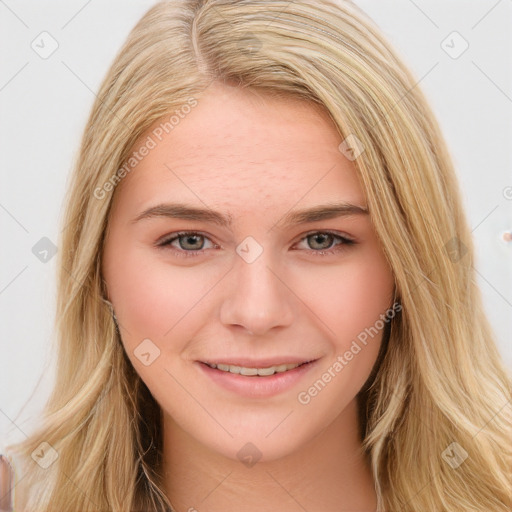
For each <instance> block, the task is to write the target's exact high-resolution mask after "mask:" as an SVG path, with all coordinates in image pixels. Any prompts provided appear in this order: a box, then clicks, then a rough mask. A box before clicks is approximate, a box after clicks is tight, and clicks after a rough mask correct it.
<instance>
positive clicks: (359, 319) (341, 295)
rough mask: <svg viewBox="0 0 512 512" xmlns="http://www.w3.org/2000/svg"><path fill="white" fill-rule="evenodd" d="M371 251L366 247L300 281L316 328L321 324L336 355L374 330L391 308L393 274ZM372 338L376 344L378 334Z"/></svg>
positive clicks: (381, 259)
mask: <svg viewBox="0 0 512 512" xmlns="http://www.w3.org/2000/svg"><path fill="white" fill-rule="evenodd" d="M374 251H375V249H371V248H369V249H368V251H365V252H360V253H358V254H357V255H354V256H355V257H354V258H351V259H350V260H349V259H347V260H346V262H345V263H344V264H343V265H339V266H332V267H330V268H328V269H321V270H319V274H318V275H317V276H315V275H314V273H313V275H311V274H309V275H308V276H307V277H305V278H304V277H303V278H301V280H302V283H303V286H304V288H303V290H304V291H303V292H302V296H304V297H309V299H308V302H309V304H308V305H309V306H310V308H311V309H312V310H313V311H314V313H315V314H316V315H317V317H318V318H319V319H320V320H321V322H319V323H318V325H319V326H322V325H323V328H324V332H325V335H326V337H327V338H328V339H331V340H333V345H335V349H336V352H337V353H340V352H344V351H345V350H347V349H348V347H350V345H351V343H352V341H353V340H355V339H357V337H358V336H359V335H361V334H362V333H364V332H365V330H368V329H371V328H372V327H374V326H375V325H376V323H377V322H378V320H379V319H380V315H382V314H385V312H386V310H387V309H388V307H389V306H390V305H391V302H392V297H393V284H394V280H393V276H392V272H391V270H390V268H389V266H388V265H387V262H386V260H385V259H384V257H383V256H382V255H381V254H380V253H379V252H374ZM312 283H315V286H311V285H312ZM306 291H307V294H306ZM377 326H380V327H381V328H382V323H381V322H378V323H377ZM372 332H374V331H372ZM379 334H380V333H379ZM362 337H364V334H362ZM374 339H375V340H376V343H375V344H378V341H379V338H378V336H377V335H375V336H374ZM377 348H378V347H377ZM372 352H373V351H372Z"/></svg>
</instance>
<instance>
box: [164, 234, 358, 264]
mask: <svg viewBox="0 0 512 512" xmlns="http://www.w3.org/2000/svg"><path fill="white" fill-rule="evenodd" d="M206 241H209V242H210V244H211V246H210V248H212V247H218V245H216V244H214V243H213V242H211V241H210V239H209V238H208V237H207V236H206V235H203V234H202V233H200V232H197V231H181V232H178V233H172V234H170V235H168V236H166V237H164V238H163V239H162V240H161V241H157V242H156V244H155V245H156V246H157V247H161V248H169V249H174V251H173V252H174V254H175V255H176V256H178V257H185V258H186V257H194V256H199V255H201V254H203V253H204V249H205V242H206ZM336 241H338V243H335V242H336ZM303 242H306V244H307V245H308V246H309V252H310V253H311V254H314V255H315V256H329V255H331V254H334V253H338V252H341V251H343V250H347V249H348V248H349V247H350V246H352V245H355V244H356V243H357V242H355V241H354V240H352V239H350V238H348V237H346V236H342V235H340V234H337V233H334V232H331V231H313V232H311V233H308V234H306V236H304V237H303V238H302V239H301V240H300V242H299V244H298V245H300V244H301V243H303ZM299 248H300V249H303V248H304V247H299ZM306 250H308V248H306Z"/></svg>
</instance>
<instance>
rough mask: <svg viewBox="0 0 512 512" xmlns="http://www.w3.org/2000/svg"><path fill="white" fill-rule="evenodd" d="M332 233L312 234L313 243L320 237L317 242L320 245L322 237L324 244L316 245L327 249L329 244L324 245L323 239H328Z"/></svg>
mask: <svg viewBox="0 0 512 512" xmlns="http://www.w3.org/2000/svg"><path fill="white" fill-rule="evenodd" d="M331 236H332V235H329V234H328V233H323V234H316V235H312V237H313V240H314V244H316V243H317V241H318V239H320V242H319V244H320V245H322V238H324V246H323V247H317V249H318V248H320V249H327V248H328V247H329V246H330V245H331V244H330V243H329V244H327V246H325V241H329V237H331Z"/></svg>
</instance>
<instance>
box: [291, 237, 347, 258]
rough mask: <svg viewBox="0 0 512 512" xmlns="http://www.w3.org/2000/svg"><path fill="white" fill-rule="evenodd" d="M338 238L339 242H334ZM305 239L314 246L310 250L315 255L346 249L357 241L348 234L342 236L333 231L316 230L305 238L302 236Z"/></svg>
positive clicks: (310, 245)
mask: <svg viewBox="0 0 512 512" xmlns="http://www.w3.org/2000/svg"><path fill="white" fill-rule="evenodd" d="M336 240H338V243H337V244H334V242H335V241H336ZM303 241H305V242H306V244H308V245H309V247H310V248H312V249H311V250H310V252H311V253H312V254H314V255H315V256H325V255H327V256H328V255H330V254H334V253H337V252H340V251H343V250H346V249H348V248H349V247H350V246H351V245H355V244H356V242H355V241H354V240H352V239H351V238H347V237H346V236H342V235H339V234H337V233H334V232H331V231H314V232H312V233H308V234H307V235H306V236H305V237H304V238H302V240H301V242H303ZM333 244H334V245H333ZM299 245H300V244H299Z"/></svg>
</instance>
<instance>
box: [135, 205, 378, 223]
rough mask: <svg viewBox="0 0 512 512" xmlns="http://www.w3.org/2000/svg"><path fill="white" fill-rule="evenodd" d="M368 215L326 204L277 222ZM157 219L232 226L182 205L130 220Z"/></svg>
mask: <svg viewBox="0 0 512 512" xmlns="http://www.w3.org/2000/svg"><path fill="white" fill-rule="evenodd" d="M368 214H369V212H368V209H367V208H366V207H363V206H359V205H356V204H352V203H348V202H341V203H328V204H321V205H317V206H313V207H311V208H306V209H303V210H294V211H291V212H288V213H287V214H286V215H285V216H284V217H283V218H282V219H281V220H280V221H279V224H281V225H282V226H291V225H294V224H295V225H296V224H307V223H310V222H318V221H321V220H328V219H335V218H338V217H349V216H353V215H368ZM158 217H164V218H172V219H181V220H193V221H202V222H209V223H212V224H217V225H219V226H221V227H226V228H229V227H231V226H232V225H233V216H232V215H231V214H227V215H224V214H222V213H220V212H216V211H214V210H211V209H202V208H197V207H194V206H190V205H187V204H183V203H161V204H158V205H156V206H152V207H150V208H148V209H146V210H144V211H143V212H142V213H140V214H139V215H137V217H135V218H134V219H133V220H132V223H136V222H139V221H140V220H142V219H150V218H158Z"/></svg>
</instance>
